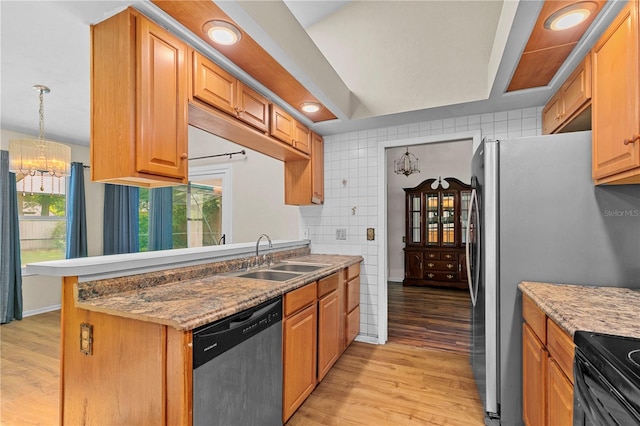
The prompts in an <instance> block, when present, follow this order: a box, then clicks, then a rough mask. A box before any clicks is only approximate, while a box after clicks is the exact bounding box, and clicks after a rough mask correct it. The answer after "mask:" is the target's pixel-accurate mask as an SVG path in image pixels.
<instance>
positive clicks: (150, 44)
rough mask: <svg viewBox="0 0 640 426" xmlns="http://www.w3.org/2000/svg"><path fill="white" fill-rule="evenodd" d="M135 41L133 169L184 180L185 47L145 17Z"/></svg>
mask: <svg viewBox="0 0 640 426" xmlns="http://www.w3.org/2000/svg"><path fill="white" fill-rule="evenodd" d="M137 42H138V43H137V58H138V73H137V79H136V82H137V85H138V89H139V90H138V92H137V105H138V107H137V118H138V128H137V134H136V136H137V137H136V151H137V156H136V168H137V170H138V171H139V172H143V173H151V174H158V175H162V176H170V177H177V178H186V174H187V161H188V154H187V66H186V65H187V64H186V62H185V61H186V52H187V46H186V45H185V44H184V43H183V42H182V41H180V40H179V39H178V38H177V37H175V36H173V35H172V34H171V33H169V32H168V31H166V30H164V29H163V28H161V27H159V26H158V25H155V24H154V23H152V22H151V21H149V20H147V19H145V18H143V17H139V18H138V19H137Z"/></svg>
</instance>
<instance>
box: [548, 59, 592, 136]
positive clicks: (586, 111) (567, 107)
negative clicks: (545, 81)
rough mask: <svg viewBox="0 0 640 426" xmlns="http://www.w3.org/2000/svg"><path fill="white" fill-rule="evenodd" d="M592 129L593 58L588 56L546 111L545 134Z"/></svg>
mask: <svg viewBox="0 0 640 426" xmlns="http://www.w3.org/2000/svg"><path fill="white" fill-rule="evenodd" d="M590 129H591V56H590V55H587V56H586V57H585V58H584V59H583V61H582V62H581V63H580V64H579V65H578V66H577V67H576V69H575V70H573V72H572V73H571V75H570V76H569V78H567V80H566V81H565V82H564V83H563V84H562V86H560V89H558V91H557V92H556V94H555V95H553V97H552V98H551V99H550V100H549V102H547V104H546V105H545V106H544V108H543V110H542V134H544V135H548V134H551V133H559V132H575V131H578V130H590Z"/></svg>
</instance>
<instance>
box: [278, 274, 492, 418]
mask: <svg viewBox="0 0 640 426" xmlns="http://www.w3.org/2000/svg"><path fill="white" fill-rule="evenodd" d="M388 295H389V336H388V337H389V339H388V343H387V344H386V345H379V346H375V345H369V344H365V343H358V342H354V343H353V344H352V345H351V346H350V347H349V348H348V349H347V350H346V351H345V353H344V354H343V355H342V357H341V358H340V360H338V362H337V363H336V365H334V367H333V368H332V369H331V370H330V371H329V373H328V374H327V376H326V377H325V379H324V380H323V381H322V383H321V384H320V385H319V386H318V387H317V388H316V390H315V391H314V392H313V393H312V394H311V396H309V398H307V400H306V401H305V402H304V404H302V406H301V407H300V408H299V409H298V411H297V412H296V413H295V414H294V415H293V417H291V419H290V420H289V422H288V423H287V425H289V426H302V425H304V426H320V425H338V424H340V425H372V424H375V425H461V426H462V425H464V426H470V425H484V417H483V410H482V403H481V402H480V399H479V396H478V391H477V388H476V385H475V382H474V380H473V375H472V372H471V366H470V364H469V319H470V301H469V295H468V293H467V292H464V291H461V290H450V289H441V288H430V287H403V286H402V284H399V283H389V286H388Z"/></svg>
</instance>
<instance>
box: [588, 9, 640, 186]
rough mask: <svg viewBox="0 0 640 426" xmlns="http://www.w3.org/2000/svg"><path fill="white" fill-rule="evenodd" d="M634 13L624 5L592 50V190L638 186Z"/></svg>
mask: <svg viewBox="0 0 640 426" xmlns="http://www.w3.org/2000/svg"><path fill="white" fill-rule="evenodd" d="M639 7H640V6H639V5H638V2H637V1H630V2H628V3H627V5H626V6H625V7H624V9H623V10H622V11H621V12H620V14H619V15H618V16H617V17H616V19H615V20H614V22H613V23H612V24H611V25H610V27H609V28H608V29H607V30H606V31H605V33H604V34H603V35H602V37H601V38H600V40H598V42H597V43H596V44H595V46H594V48H593V50H592V61H593V150H592V161H593V164H592V166H593V179H594V181H595V183H596V184H601V183H640V71H639V69H638V68H639V66H640V65H639V63H640V53H639V48H640V46H639V43H640V42H639V29H638V26H639V23H638V22H639V16H638V15H639V11H638V8H639Z"/></svg>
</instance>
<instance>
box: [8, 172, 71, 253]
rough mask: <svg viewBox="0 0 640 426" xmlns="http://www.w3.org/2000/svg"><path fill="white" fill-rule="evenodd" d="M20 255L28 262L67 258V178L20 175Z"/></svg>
mask: <svg viewBox="0 0 640 426" xmlns="http://www.w3.org/2000/svg"><path fill="white" fill-rule="evenodd" d="M16 189H17V192H18V222H19V227H20V257H21V260H22V266H24V265H25V264H27V263H32V262H41V261H45V260H59V259H64V258H65V244H66V232H67V216H66V206H67V196H66V182H65V179H64V178H59V179H58V178H53V177H51V176H44V177H42V179H41V178H40V177H36V178H32V177H31V176H27V177H26V179H25V178H23V177H21V176H20V175H17V177H16Z"/></svg>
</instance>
